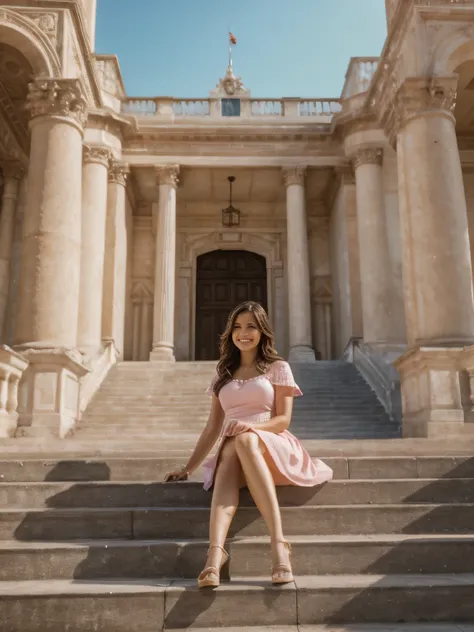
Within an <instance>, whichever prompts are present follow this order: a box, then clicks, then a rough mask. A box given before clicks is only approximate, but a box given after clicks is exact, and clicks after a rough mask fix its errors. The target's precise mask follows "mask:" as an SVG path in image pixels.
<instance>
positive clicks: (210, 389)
mask: <svg viewBox="0 0 474 632" xmlns="http://www.w3.org/2000/svg"><path fill="white" fill-rule="evenodd" d="M217 378H218V375H217V373H216V374H215V375H214V377H213V378H212V380H211V383H210V384H209V386H208V387H207V389H206V395H209V397H212V396H213V395H214V386H215V385H216V382H217Z"/></svg>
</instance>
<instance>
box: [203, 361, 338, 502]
mask: <svg viewBox="0 0 474 632" xmlns="http://www.w3.org/2000/svg"><path fill="white" fill-rule="evenodd" d="M216 380H217V376H216V377H215V378H214V379H213V381H212V382H211V385H210V386H209V388H208V389H207V393H208V395H212V393H213V388H214V384H215V382H216ZM274 386H291V387H293V391H294V394H295V397H298V396H300V395H302V394H303V393H302V392H301V390H300V389H299V387H298V385H297V384H296V382H295V380H294V378H293V373H292V371H291V368H290V365H289V364H288V363H287V362H284V361H283V360H278V361H277V362H274V363H273V364H271V365H270V368H269V369H268V371H267V372H266V373H264V374H263V375H259V376H257V377H253V378H250V379H249V380H232V381H231V382H228V383H227V384H226V385H225V386H224V387H223V388H222V389H221V391H220V393H219V401H220V404H221V406H222V409H223V411H224V413H225V418H224V423H223V424H222V431H221V434H220V437H219V443H218V447H217V451H216V453H215V454H214V455H213V456H212V457H210V458H208V459H207V460H206V461H205V462H204V464H203V469H204V489H206V490H208V489H210V488H211V487H212V483H213V480H214V473H215V469H216V465H217V462H218V458H219V451H220V448H221V447H222V445H223V443H224V439H225V436H226V424H228V423H229V422H230V421H232V420H236V419H237V420H239V421H242V422H244V423H246V424H249V425H251V424H259V425H261V424H264V423H265V422H266V421H268V420H269V419H271V418H272V417H274V416H275V389H274ZM252 432H255V433H256V434H258V436H259V437H260V439H261V441H262V442H263V443H264V444H265V448H266V450H265V459H266V461H267V463H268V466H269V467H270V470H271V472H272V475H273V479H274V481H275V484H276V485H299V486H302V487H312V486H313V485H321V484H322V483H325V482H327V481H330V480H331V479H332V475H333V472H332V470H331V468H330V467H328V466H327V465H326V464H325V463H323V462H322V461H320V460H319V459H312V458H311V457H310V455H309V454H308V452H307V451H306V450H305V449H304V447H303V446H302V445H301V443H300V442H299V441H298V439H297V438H296V437H295V436H294V435H292V434H291V432H288V430H284V431H283V432H280V433H279V434H276V433H274V432H266V431H265V430H253V431H252Z"/></svg>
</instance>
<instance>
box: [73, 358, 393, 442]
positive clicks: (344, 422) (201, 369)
mask: <svg viewBox="0 0 474 632" xmlns="http://www.w3.org/2000/svg"><path fill="white" fill-rule="evenodd" d="M293 370H294V373H295V377H296V379H297V381H298V383H299V384H300V386H301V388H302V390H303V392H304V397H301V398H297V399H296V400H295V409H294V414H293V420H292V431H293V432H294V433H295V434H296V435H297V436H298V437H299V438H300V439H353V438H358V439H364V438H390V437H397V436H399V434H400V428H399V426H398V425H397V424H396V423H392V422H391V421H390V419H389V418H388V416H387V414H386V412H385V410H384V408H383V406H382V405H381V404H380V402H379V401H378V399H377V397H376V396H375V394H374V393H373V391H372V390H371V389H370V387H369V386H368V384H367V383H366V382H365V380H364V379H363V378H362V376H361V375H360V373H359V372H358V371H357V369H356V368H355V366H354V365H352V364H349V363H346V362H338V361H336V362H318V363H315V364H313V365H310V366H308V365H294V366H293ZM214 373H215V363H213V362H196V363H192V362H183V363H176V364H174V365H169V364H161V363H160V364H155V363H149V362H123V363H121V364H119V365H117V366H116V367H114V368H113V369H112V371H111V372H110V374H109V375H108V376H107V378H106V380H105V382H104V383H103V385H102V387H101V388H100V390H99V392H98V393H97V394H96V396H95V397H94V399H93V400H92V402H91V403H90V404H89V407H88V408H87V411H86V413H85V415H84V418H83V420H82V423H81V424H80V426H79V428H78V430H77V432H76V435H75V439H77V441H79V442H81V443H84V442H85V443H87V442H89V443H91V444H97V443H98V442H99V443H106V444H107V445H108V446H109V447H111V446H113V445H114V444H115V445H120V444H121V443H122V444H123V443H124V442H133V447H134V449H140V448H142V449H144V450H149V449H150V445H151V444H153V445H155V446H156V445H159V446H160V448H165V447H168V448H170V449H174V448H176V446H179V447H180V448H182V449H190V448H192V446H193V445H194V444H195V442H196V439H197V437H198V436H199V433H200V431H201V430H202V428H203V426H204V424H205V423H206V421H207V417H208V414H209V398H208V397H207V396H206V395H205V390H206V388H207V386H208V385H209V383H210V381H211V379H212V377H213V375H214Z"/></svg>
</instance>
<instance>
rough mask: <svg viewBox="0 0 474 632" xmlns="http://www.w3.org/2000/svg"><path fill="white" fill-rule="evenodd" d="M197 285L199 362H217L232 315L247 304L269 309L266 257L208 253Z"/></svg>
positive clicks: (232, 252)
mask: <svg viewBox="0 0 474 632" xmlns="http://www.w3.org/2000/svg"><path fill="white" fill-rule="evenodd" d="M196 285H197V287H196V344H195V352H196V360H217V359H218V357H219V336H220V334H221V333H222V332H223V331H224V329H225V326H226V324H227V318H228V316H229V313H230V312H231V311H232V310H233V309H234V308H235V307H236V306H237V305H239V303H243V302H244V301H257V302H258V303H261V304H262V305H263V307H264V308H265V309H267V267H266V262H265V258H264V257H262V256H260V255H257V254H255V253H253V252H248V251H246V250H214V251H213V252H208V253H206V254H204V255H201V256H200V257H198V260H197V283H196Z"/></svg>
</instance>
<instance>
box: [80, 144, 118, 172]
mask: <svg viewBox="0 0 474 632" xmlns="http://www.w3.org/2000/svg"><path fill="white" fill-rule="evenodd" d="M110 158H111V152H110V149H109V148H108V147H99V146H89V145H84V150H83V159H84V163H85V164H87V163H90V162H93V163H97V164H99V165H103V166H104V167H108V166H109V163H110Z"/></svg>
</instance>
